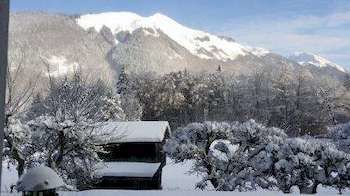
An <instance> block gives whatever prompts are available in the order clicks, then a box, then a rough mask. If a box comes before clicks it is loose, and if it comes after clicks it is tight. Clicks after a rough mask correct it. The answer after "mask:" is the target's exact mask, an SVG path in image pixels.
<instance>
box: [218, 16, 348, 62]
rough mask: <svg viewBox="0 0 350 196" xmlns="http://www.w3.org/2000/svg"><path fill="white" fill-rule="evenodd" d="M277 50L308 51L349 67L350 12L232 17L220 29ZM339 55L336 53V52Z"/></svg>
mask: <svg viewBox="0 0 350 196" xmlns="http://www.w3.org/2000/svg"><path fill="white" fill-rule="evenodd" d="M219 33H221V34H225V35H229V36H232V37H233V38H235V39H236V40H237V41H238V42H243V43H246V44H248V45H252V46H259V47H265V48H268V49H271V50H272V51H275V52H277V53H282V54H286V53H292V52H294V51H307V52H312V53H316V54H320V55H322V56H324V57H326V58H329V59H330V60H333V61H336V63H338V64H343V65H345V66H349V67H350V56H346V51H350V12H338V13H332V14H329V15H325V16H313V15H301V16H294V17H289V18H282V17H281V18H278V17H275V18H264V17H261V18H258V19H254V18H253V19H252V18H251V19H244V20H238V19H236V20H233V21H230V22H229V23H227V24H226V25H225V28H223V29H221V31H220V32H219ZM337 54H338V55H337Z"/></svg>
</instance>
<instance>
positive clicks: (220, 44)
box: [77, 12, 266, 61]
mask: <svg viewBox="0 0 350 196" xmlns="http://www.w3.org/2000/svg"><path fill="white" fill-rule="evenodd" d="M77 23H78V24H79V25H80V26H81V27H82V28H84V29H89V28H91V27H93V28H95V29H96V31H100V30H101V29H102V27H103V26H107V27H108V28H110V30H111V31H112V32H113V33H114V34H117V33H119V32H121V31H128V32H131V33H132V32H133V31H134V30H136V29H139V28H151V29H153V30H154V32H156V33H154V34H150V33H147V35H154V36H158V35H159V34H158V33H157V32H158V31H162V32H163V33H164V34H166V35H167V36H168V37H169V38H171V39H172V40H174V41H175V42H177V43H178V44H180V45H181V46H183V47H184V48H186V49H187V50H188V51H189V52H190V53H192V54H193V55H195V56H198V57H199V58H202V59H216V60H220V61H227V60H234V59H236V57H237V56H240V55H241V56H245V55H247V54H253V55H255V53H256V51H255V50H254V51H252V50H251V48H250V47H246V46H242V45H240V44H238V43H236V42H233V41H230V40H228V39H225V38H222V37H219V36H216V35H212V34H210V33H206V32H203V31H200V30H195V29H192V28H189V27H186V26H184V25H181V24H179V23H178V22H176V21H175V20H173V19H171V18H169V17H168V16H166V15H163V14H161V13H156V14H154V15H152V16H148V17H143V16H139V15H137V14H134V13H131V12H107V13H100V14H88V15H82V16H80V17H79V18H78V19H77ZM259 54H262V55H265V54H266V53H261V52H260V53H259Z"/></svg>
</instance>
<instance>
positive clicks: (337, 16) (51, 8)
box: [11, 0, 350, 68]
mask: <svg viewBox="0 0 350 196" xmlns="http://www.w3.org/2000/svg"><path fill="white" fill-rule="evenodd" d="M11 11H14V12H18V11H44V12H55V13H65V14H84V13H99V12H106V11H130V12H134V13H137V14H139V15H141V16H150V15H153V14H155V13H162V14H164V15H167V16H169V17H170V18H172V19H174V20H176V21H177V22H179V23H181V24H183V25H185V26H188V27H191V28H195V29H200V30H203V31H207V32H210V33H214V34H218V35H225V36H230V37H232V38H234V39H235V40H236V41H237V42H238V43H242V44H246V45H250V46H254V47H263V48H267V49H269V50H271V51H273V52H276V53H280V54H283V55H288V54H291V53H293V52H296V51H298V52H300V51H305V52H310V53H315V54H318V55H321V56H323V57H325V58H327V59H329V60H331V61H333V62H335V63H338V64H339V65H342V66H344V67H348V68H350V0H12V1H11Z"/></svg>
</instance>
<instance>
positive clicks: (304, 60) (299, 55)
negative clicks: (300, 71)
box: [288, 52, 346, 72]
mask: <svg viewBox="0 0 350 196" xmlns="http://www.w3.org/2000/svg"><path fill="white" fill-rule="evenodd" d="M288 58H289V59H290V60H293V61H295V62H297V63H299V64H300V65H307V64H311V65H314V66H317V67H333V68H335V69H337V70H339V71H341V72H346V70H345V69H344V68H343V67H342V66H340V65H337V64H336V63H333V62H331V61H329V60H327V59H325V58H323V57H321V56H319V55H316V54H313V53H308V52H294V53H293V54H292V55H289V56H288Z"/></svg>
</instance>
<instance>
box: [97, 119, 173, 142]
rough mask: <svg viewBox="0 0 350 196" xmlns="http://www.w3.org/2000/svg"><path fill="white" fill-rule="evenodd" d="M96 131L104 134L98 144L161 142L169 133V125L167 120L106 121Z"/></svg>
mask: <svg viewBox="0 0 350 196" xmlns="http://www.w3.org/2000/svg"><path fill="white" fill-rule="evenodd" d="M98 132H99V134H100V135H103V136H104V137H102V138H103V139H102V140H101V141H100V142H98V143H99V144H109V143H131V142H162V141H163V140H164V138H165V137H166V135H167V134H170V126H169V123H168V122H167V121H127V122H107V123H103V124H101V126H100V127H99V128H98ZM167 132H168V133H167Z"/></svg>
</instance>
